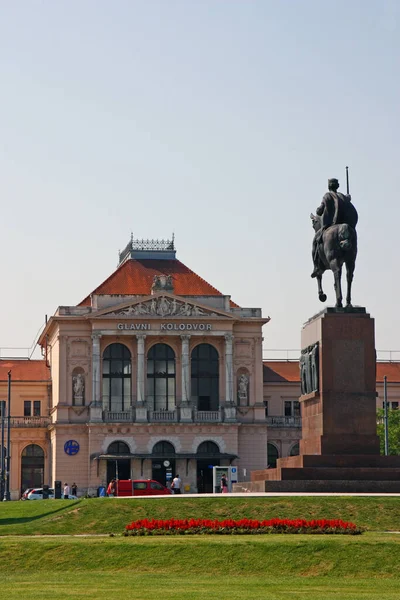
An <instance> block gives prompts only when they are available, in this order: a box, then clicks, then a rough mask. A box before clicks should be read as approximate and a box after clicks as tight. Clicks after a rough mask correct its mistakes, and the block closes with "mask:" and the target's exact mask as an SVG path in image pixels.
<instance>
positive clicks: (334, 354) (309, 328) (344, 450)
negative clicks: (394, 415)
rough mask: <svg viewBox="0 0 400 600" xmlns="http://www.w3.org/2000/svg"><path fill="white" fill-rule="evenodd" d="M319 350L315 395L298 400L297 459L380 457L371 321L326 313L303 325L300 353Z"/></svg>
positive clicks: (365, 316)
mask: <svg viewBox="0 0 400 600" xmlns="http://www.w3.org/2000/svg"><path fill="white" fill-rule="evenodd" d="M316 345H317V348H318V363H319V365H318V366H319V369H318V371H319V372H318V389H317V390H316V391H312V392H311V393H308V394H304V395H302V396H300V402H301V416H302V440H301V441H300V454H353V455H354V454H378V455H379V439H378V436H377V435H376V359H375V333H374V320H373V319H371V317H370V316H369V315H368V314H367V313H366V312H365V309H358V310H357V311H354V312H344V311H340V312H339V311H338V310H337V309H329V308H328V309H325V310H324V311H323V312H321V313H319V314H318V315H316V316H315V317H313V318H312V319H310V320H309V321H307V323H306V324H305V325H304V327H303V330H302V335H301V346H302V349H306V348H310V349H311V348H313V347H315V346H316Z"/></svg>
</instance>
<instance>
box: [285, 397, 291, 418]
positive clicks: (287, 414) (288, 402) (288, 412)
mask: <svg viewBox="0 0 400 600" xmlns="http://www.w3.org/2000/svg"><path fill="white" fill-rule="evenodd" d="M291 416H292V401H291V400H285V417H291Z"/></svg>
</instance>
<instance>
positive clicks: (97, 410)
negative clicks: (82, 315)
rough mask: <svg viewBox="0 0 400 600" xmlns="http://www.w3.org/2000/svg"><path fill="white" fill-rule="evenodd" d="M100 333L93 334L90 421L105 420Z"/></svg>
mask: <svg viewBox="0 0 400 600" xmlns="http://www.w3.org/2000/svg"><path fill="white" fill-rule="evenodd" d="M100 339H101V335H100V334H99V333H94V334H92V404H91V406H90V421H102V420H103V402H102V397H101V379H100V376H101V354H100Z"/></svg>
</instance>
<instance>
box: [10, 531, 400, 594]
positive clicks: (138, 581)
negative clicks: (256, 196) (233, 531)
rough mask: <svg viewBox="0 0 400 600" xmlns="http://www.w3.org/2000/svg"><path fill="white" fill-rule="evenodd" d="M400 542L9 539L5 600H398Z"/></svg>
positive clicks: (375, 537) (390, 538)
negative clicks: (228, 599)
mask: <svg viewBox="0 0 400 600" xmlns="http://www.w3.org/2000/svg"><path fill="white" fill-rule="evenodd" d="M399 542H400V540H399V537H398V536H396V535H390V534H377V533H373V534H365V535H364V536H355V537H351V536H350V537H348V536H316V535H306V536H296V535H267V536H240V537H234V536H227V537H217V538H215V537H211V536H199V537H192V536H190V537H189V538H186V537H167V538H151V537H148V538H121V537H113V538H110V537H101V538H99V537H97V538H75V537H65V538H63V537H54V538H48V537H46V538H44V537H39V538H21V537H9V538H3V539H1V540H0V565H1V566H2V567H1V571H2V587H1V590H2V597H4V598H11V599H13V598H20V597H22V596H23V595H25V594H23V592H26V594H27V596H29V598H30V599H32V600H35V599H36V598H37V599H39V598H50V597H52V598H62V597H67V598H73V597H77V598H100V599H101V598H108V597H109V595H110V592H111V591H113V597H118V598H121V599H123V598H138V599H142V598H143V599H146V600H153V599H154V600H155V599H158V598H163V597H165V598H181V597H182V596H183V597H184V598H193V599H196V600H200V599H203V598H219V599H220V598H233V599H236V598H245V599H247V598H260V599H261V598H266V597H267V598H271V599H281V598H282V599H283V598H288V597H289V598H306V597H307V600H309V599H310V600H314V599H315V600H320V599H321V598H324V599H325V598H328V599H329V598H332V599H333V598H334V599H335V600H338V599H342V598H343V599H346V600H349V599H350V600H351V599H357V600H358V599H360V600H361V599H365V598H370V599H371V600H372V599H373V598H377V597H378V595H379V597H380V598H381V597H382V598H385V599H393V600H394V599H395V598H396V600H397V598H398V597H399V595H400V577H399V573H398V564H399V559H400V543H399Z"/></svg>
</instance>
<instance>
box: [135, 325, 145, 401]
mask: <svg viewBox="0 0 400 600" xmlns="http://www.w3.org/2000/svg"><path fill="white" fill-rule="evenodd" d="M136 339H137V374H136V380H137V394H136V401H137V404H138V405H139V406H140V405H143V404H144V402H145V396H144V341H145V339H146V336H145V335H144V334H139V335H137V336H136Z"/></svg>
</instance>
